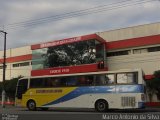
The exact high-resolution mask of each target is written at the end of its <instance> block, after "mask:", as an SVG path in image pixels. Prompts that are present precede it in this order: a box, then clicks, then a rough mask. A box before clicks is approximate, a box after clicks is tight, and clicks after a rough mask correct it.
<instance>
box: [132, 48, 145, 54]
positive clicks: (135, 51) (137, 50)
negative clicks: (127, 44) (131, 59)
mask: <svg viewBox="0 0 160 120" xmlns="http://www.w3.org/2000/svg"><path fill="white" fill-rule="evenodd" d="M147 52H148V50H147V48H141V49H134V50H133V54H141V53H147Z"/></svg>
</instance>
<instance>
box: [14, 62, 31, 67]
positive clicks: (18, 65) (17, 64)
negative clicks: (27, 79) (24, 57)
mask: <svg viewBox="0 0 160 120" xmlns="http://www.w3.org/2000/svg"><path fill="white" fill-rule="evenodd" d="M29 65H30V62H23V63H16V64H13V65H12V66H13V67H23V66H29Z"/></svg>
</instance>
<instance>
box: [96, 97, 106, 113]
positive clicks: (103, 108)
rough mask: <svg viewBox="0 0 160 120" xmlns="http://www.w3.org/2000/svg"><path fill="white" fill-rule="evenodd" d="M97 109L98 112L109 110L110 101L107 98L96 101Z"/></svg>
mask: <svg viewBox="0 0 160 120" xmlns="http://www.w3.org/2000/svg"><path fill="white" fill-rule="evenodd" d="M95 109H96V110H97V111H98V112H105V111H107V110H108V102H107V101H106V100H103V99H100V100H98V101H96V103H95Z"/></svg>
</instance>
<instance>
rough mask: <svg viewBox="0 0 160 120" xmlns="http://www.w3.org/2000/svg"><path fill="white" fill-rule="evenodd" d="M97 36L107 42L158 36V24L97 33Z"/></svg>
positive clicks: (159, 30) (159, 29)
mask: <svg viewBox="0 0 160 120" xmlns="http://www.w3.org/2000/svg"><path fill="white" fill-rule="evenodd" d="M97 34H98V35H99V36H101V37H102V38H103V39H105V40H106V41H107V42H110V41H118V40H125V39H131V38H138V37H144V36H152V35H158V34H160V22H158V23H152V24H146V25H139V26H134V27H128V28H122V29H117V30H110V31H104V32H98V33H97Z"/></svg>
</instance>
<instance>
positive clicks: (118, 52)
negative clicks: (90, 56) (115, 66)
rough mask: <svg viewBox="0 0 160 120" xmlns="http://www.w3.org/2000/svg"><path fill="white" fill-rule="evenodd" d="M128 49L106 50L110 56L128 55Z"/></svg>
mask: <svg viewBox="0 0 160 120" xmlns="http://www.w3.org/2000/svg"><path fill="white" fill-rule="evenodd" d="M129 53H130V50H123V51H116V52H108V53H107V57H112V56H121V55H129Z"/></svg>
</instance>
